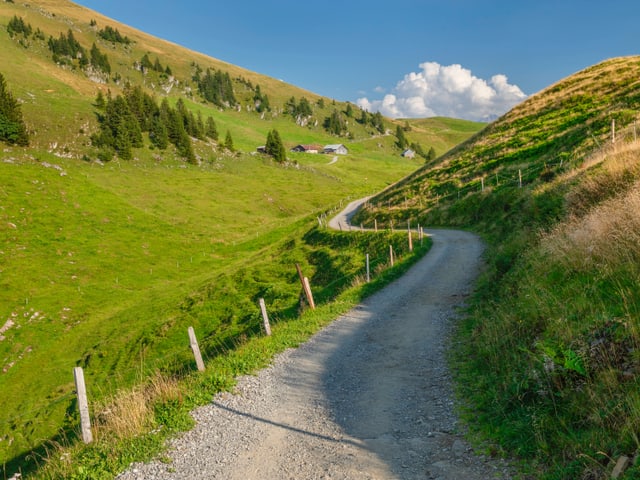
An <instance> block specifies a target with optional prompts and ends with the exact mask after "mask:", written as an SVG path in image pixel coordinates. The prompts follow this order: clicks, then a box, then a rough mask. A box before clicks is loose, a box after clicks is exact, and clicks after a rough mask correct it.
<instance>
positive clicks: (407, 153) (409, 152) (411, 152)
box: [402, 148, 416, 158]
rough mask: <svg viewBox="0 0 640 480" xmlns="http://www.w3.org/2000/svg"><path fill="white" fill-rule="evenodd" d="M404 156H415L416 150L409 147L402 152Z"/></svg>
mask: <svg viewBox="0 0 640 480" xmlns="http://www.w3.org/2000/svg"><path fill="white" fill-rule="evenodd" d="M402 156H403V157H404V158H415V156H416V152H414V151H413V150H411V149H410V148H407V149H406V150H405V151H404V152H402Z"/></svg>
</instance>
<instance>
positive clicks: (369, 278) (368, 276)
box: [367, 253, 371, 283]
mask: <svg viewBox="0 0 640 480" xmlns="http://www.w3.org/2000/svg"><path fill="white" fill-rule="evenodd" d="M370 281H371V271H370V269H369V254H368V253H367V283H369V282H370Z"/></svg>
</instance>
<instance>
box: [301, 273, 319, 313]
mask: <svg viewBox="0 0 640 480" xmlns="http://www.w3.org/2000/svg"><path fill="white" fill-rule="evenodd" d="M304 288H305V291H306V294H307V298H308V299H309V306H310V307H311V310H315V309H316V302H314V301H313V292H312V291H311V284H310V283H309V279H308V278H307V277H304Z"/></svg>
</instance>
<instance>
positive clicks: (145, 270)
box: [0, 0, 481, 478]
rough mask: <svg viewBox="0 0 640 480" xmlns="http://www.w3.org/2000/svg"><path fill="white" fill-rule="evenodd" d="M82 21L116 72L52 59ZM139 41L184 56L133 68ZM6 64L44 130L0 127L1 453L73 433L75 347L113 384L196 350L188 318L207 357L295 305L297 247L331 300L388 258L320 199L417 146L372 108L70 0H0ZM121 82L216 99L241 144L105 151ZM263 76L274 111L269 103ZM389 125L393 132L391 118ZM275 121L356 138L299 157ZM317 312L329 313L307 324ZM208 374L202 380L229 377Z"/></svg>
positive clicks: (441, 123)
mask: <svg viewBox="0 0 640 480" xmlns="http://www.w3.org/2000/svg"><path fill="white" fill-rule="evenodd" d="M16 17H17V18H20V19H22V20H23V21H24V22H26V23H27V24H28V25H29V26H30V27H31V28H32V33H31V34H30V35H27V36H25V35H21V34H19V35H14V36H11V35H9V33H8V32H7V29H6V26H7V25H8V24H9V22H11V21H12V19H13V18H16ZM107 26H109V27H111V28H114V29H117V31H118V32H119V33H120V34H121V35H122V36H123V37H127V38H128V39H129V40H131V42H130V43H119V42H111V41H107V40H104V39H103V38H101V37H100V34H99V33H100V31H101V30H102V29H104V28H105V27H107ZM68 31H71V32H72V33H73V36H74V38H75V39H77V40H78V42H79V43H80V44H81V45H82V46H83V47H84V48H85V49H86V50H87V51H89V50H90V49H91V46H92V44H94V43H95V44H96V45H97V47H98V48H99V49H100V51H102V52H103V53H105V54H106V55H107V57H108V59H109V63H110V65H111V72H110V74H109V75H108V76H106V77H105V76H102V77H101V79H97V78H96V76H95V75H93V74H91V73H90V72H89V73H88V72H87V71H86V70H84V69H83V68H79V67H78V65H77V61H76V60H73V61H70V63H68V64H67V65H62V64H57V63H56V62H54V60H53V58H52V52H51V51H50V49H49V47H48V39H49V38H50V37H51V38H54V39H56V38H58V37H59V36H60V35H66V34H67V32H68ZM145 55H147V56H148V57H149V58H150V59H151V61H152V62H153V61H155V60H156V59H158V61H159V62H160V63H162V65H163V66H164V67H170V70H171V74H170V75H168V74H166V73H165V72H156V71H153V70H148V71H146V73H143V72H142V71H140V70H139V69H137V68H136V67H135V64H136V62H139V61H140V59H141V58H142V57H143V56H145ZM196 65H197V66H198V67H199V68H201V69H202V70H206V69H207V68H211V69H216V70H221V71H224V72H226V73H228V74H229V76H230V77H231V79H232V84H233V88H234V93H235V96H236V98H237V100H238V105H237V106H235V107H224V106H219V105H214V104H212V103H211V102H209V101H206V100H205V99H204V98H203V97H202V95H200V93H199V92H198V87H197V85H196V83H195V82H194V80H193V75H194V72H195V70H196ZM0 74H2V75H3V77H4V78H5V80H6V83H7V88H8V90H9V91H10V92H11V93H12V95H13V96H14V97H15V98H16V99H18V101H19V103H20V107H21V110H22V113H23V117H24V120H25V123H26V125H27V128H28V130H29V134H30V145H29V146H28V147H24V148H23V147H17V146H15V145H9V144H2V146H1V150H0V285H1V286H2V288H0V328H1V329H2V331H1V333H0V368H1V369H2V371H1V373H0V389H1V390H2V391H3V392H11V394H5V395H2V396H0V464H1V465H5V464H7V468H6V469H5V470H4V472H3V473H4V474H5V475H7V476H9V475H11V473H12V472H13V471H16V470H17V469H19V468H27V469H30V468H33V467H34V465H37V464H39V463H41V462H42V461H43V457H44V458H46V457H47V455H48V454H47V453H46V451H47V449H50V448H52V445H54V444H55V442H61V441H63V440H65V438H64V437H65V436H69V435H70V438H71V439H73V438H75V437H74V431H75V430H77V408H76V405H75V403H74V402H75V400H74V395H73V391H74V388H75V387H74V385H73V378H72V375H71V372H72V368H73V367H74V366H83V367H84V369H85V375H87V379H88V383H89V389H90V396H91V397H92V401H95V402H100V401H105V399H108V398H111V395H113V394H115V393H114V392H117V391H119V390H120V389H122V388H123V387H131V386H132V385H137V384H144V383H145V382H146V381H147V378H148V376H149V375H152V376H153V375H154V372H155V371H156V370H162V371H163V372H164V373H165V374H172V373H174V372H177V371H180V372H183V371H185V370H187V371H188V370H189V369H190V368H192V366H193V365H192V360H191V359H190V355H189V350H188V348H187V349H185V348H184V347H185V331H186V330H185V329H186V327H187V326H189V325H193V326H194V327H196V330H197V331H198V334H199V335H200V336H201V337H202V338H203V339H204V340H203V350H204V351H205V355H207V356H208V360H210V361H212V360H213V358H214V357H216V356H217V354H218V353H220V352H227V351H228V350H229V349H230V348H232V349H233V348H236V347H237V346H238V345H243V344H244V343H243V342H244V341H245V340H246V339H247V338H249V339H250V338H252V335H254V334H255V333H256V331H257V329H258V328H259V325H260V319H259V317H258V314H257V312H256V301H257V299H258V298H259V297H264V298H265V300H266V301H267V304H268V306H269V308H270V309H271V310H272V312H273V315H274V317H275V320H276V322H277V321H281V322H282V324H286V323H287V322H288V321H290V320H292V319H297V316H298V314H299V313H300V311H299V310H300V309H301V306H300V303H299V293H300V288H299V286H298V284H297V274H296V271H295V263H299V264H300V265H301V266H302V267H303V268H304V270H305V273H306V274H307V275H308V276H309V278H310V279H311V282H312V284H313V285H314V288H315V289H317V290H316V293H317V295H318V301H319V302H320V303H324V302H329V301H331V300H332V299H334V298H335V297H336V296H337V295H338V294H339V292H341V291H342V290H344V289H345V288H347V287H349V286H350V285H351V282H352V281H356V280H357V277H358V275H359V273H360V270H361V269H362V258H363V257H364V254H365V252H369V253H370V254H371V255H372V257H374V256H375V255H376V253H375V248H378V247H376V246H375V245H376V243H375V241H374V240H367V241H366V242H364V243H363V244H361V245H358V244H357V242H356V244H353V245H352V242H351V241H348V242H347V244H345V239H344V238H342V237H340V236H337V237H333V236H331V235H328V234H326V233H319V231H318V230H317V229H314V227H315V226H316V225H318V220H317V217H318V216H320V215H323V214H325V213H327V212H328V211H330V210H332V209H334V208H337V207H338V206H339V205H340V204H342V203H344V202H346V201H347V200H348V199H351V198H356V197H361V196H364V195H370V194H372V193H374V192H376V191H379V190H380V189H382V188H384V187H386V186H388V185H390V184H392V183H393V182H394V181H396V180H398V179H399V178H402V177H403V176H405V175H407V174H408V173H410V172H411V171H413V170H415V169H416V168H417V167H418V166H419V165H421V164H422V163H423V160H418V159H416V160H407V159H404V158H401V157H400V151H399V149H398V148H397V147H396V146H395V145H394V142H395V137H394V136H393V135H389V134H387V133H386V132H382V133H381V132H380V131H379V130H377V129H376V128H375V127H373V126H372V125H370V124H362V123H360V122H359V121H358V118H359V115H360V112H357V113H355V114H354V116H353V117H348V116H347V111H348V110H349V108H348V107H349V106H348V105H347V104H345V103H340V102H334V101H333V100H331V99H328V98H321V97H319V96H318V95H315V94H313V93H311V92H308V91H305V90H302V89H300V88H297V87H295V86H291V85H287V84H285V83H283V82H281V81H278V80H275V79H272V78H269V77H266V76H263V75H260V74H257V73H254V72H250V71H247V70H244V69H240V68H238V67H235V66H233V65H230V64H226V63H224V62H220V61H218V60H216V59H213V58H210V57H206V56H204V55H201V54H198V53H197V52H192V51H189V50H186V49H184V48H182V47H180V46H178V45H174V44H171V43H169V42H165V41H163V40H160V39H157V38H153V37H151V36H149V35H146V34H144V33H142V32H139V31H136V30H134V29H131V28H129V27H127V26H126V25H121V24H118V23H116V22H114V21H112V20H110V19H108V18H106V17H104V16H102V15H100V14H98V13H96V12H92V11H89V10H87V9H84V8H82V7H79V6H77V5H75V4H73V3H71V2H68V1H66V0H55V1H54V0H37V1H31V2H28V3H27V2H22V1H19V0H15V1H14V2H1V3H0ZM127 83H130V84H131V85H139V86H142V87H143V88H144V91H145V92H147V93H149V94H151V95H153V97H154V98H155V99H156V100H157V102H158V103H159V102H160V101H161V100H162V99H164V98H166V99H168V100H169V102H170V104H171V105H176V103H177V102H178V100H182V101H183V102H184V103H185V105H186V106H187V108H188V109H189V111H191V112H193V113H194V114H195V115H197V114H198V113H199V114H200V115H201V116H202V117H203V118H207V117H208V116H211V117H213V118H214V119H215V122H216V124H217V128H218V130H219V133H220V141H222V140H223V139H224V137H225V134H226V133H227V132H230V133H231V135H232V136H233V142H234V147H235V151H233V152H231V151H229V150H228V149H225V148H224V147H223V146H222V145H220V144H219V142H216V141H213V140H211V139H207V140H198V139H195V138H192V139H191V141H192V143H193V148H194V150H195V152H196V156H197V162H195V164H190V163H188V162H186V161H185V160H184V159H183V158H181V157H180V155H179V154H178V153H177V151H176V149H175V148H174V147H169V148H168V149H167V150H159V149H156V148H152V146H151V144H150V141H149V136H148V135H147V134H145V135H144V138H143V140H144V146H143V147H141V148H134V149H133V158H132V159H131V160H128V161H127V160H122V159H120V158H118V157H117V156H115V157H114V158H113V160H112V161H110V162H102V161H98V160H97V159H98V157H99V153H100V149H99V148H98V147H96V146H95V145H94V144H93V143H92V135H93V134H95V133H96V132H98V130H99V121H98V119H99V116H100V115H101V111H100V110H99V109H98V108H97V107H96V99H97V95H98V93H99V92H102V93H103V94H104V95H109V92H110V95H111V96H113V97H116V96H117V95H120V94H121V93H122V92H123V89H124V88H125V85H126V84H127ZM256 85H259V86H260V90H261V92H262V93H263V94H266V95H267V96H268V98H269V103H270V105H271V110H270V111H265V112H258V111H257V110H256V107H255V104H254V103H253V95H254V94H255V86H256ZM303 97H304V98H306V99H307V100H308V101H309V102H310V104H311V106H312V114H311V115H310V116H308V117H305V118H303V119H297V118H295V117H294V116H293V115H291V114H290V113H288V111H287V107H286V104H287V102H289V101H290V99H291V98H294V99H295V100H296V101H300V99H301V98H303ZM334 110H337V111H339V112H340V115H341V116H342V117H343V119H344V120H345V122H346V125H347V127H348V132H347V133H344V135H342V136H335V135H332V134H330V133H328V132H327V131H326V129H325V128H323V121H324V119H325V118H326V117H328V116H329V115H331V114H332V112H333V111H334ZM384 125H385V127H386V128H385V130H388V131H392V132H393V131H395V122H393V121H392V120H389V119H384ZM480 127H481V125H480V124H475V123H472V122H464V121H457V120H451V119H434V120H432V121H424V122H421V123H420V124H419V125H418V124H416V126H415V128H414V129H413V130H412V131H411V132H408V133H407V137H408V139H409V140H410V141H413V142H419V143H421V145H422V146H423V147H425V148H429V147H431V146H433V147H434V148H435V149H436V150H437V151H438V153H442V152H444V151H446V150H447V149H448V148H450V147H452V146H453V145H454V144H455V143H456V142H458V141H460V140H461V139H462V138H467V137H468V136H469V135H471V134H472V133H473V132H475V131H477V130H478V129H479V128H480ZM272 129H277V130H278V131H279V133H280V136H281V137H282V139H283V142H284V144H285V146H286V147H287V148H291V147H293V146H294V145H297V144H301V143H302V144H304V143H318V144H321V145H324V144H328V143H344V144H345V145H347V147H348V148H349V155H345V156H339V158H338V159H337V161H334V159H333V157H331V156H326V155H309V154H296V153H289V154H288V157H289V161H287V162H286V163H282V164H279V163H276V162H274V161H272V160H271V159H270V158H269V157H266V156H263V155H259V154H256V153H255V151H256V147H257V146H259V145H263V144H264V143H265V139H266V137H267V133H268V132H269V131H270V130H272ZM380 241H382V242H387V241H390V240H389V239H387V238H382V237H381V240H380ZM387 245H388V243H387ZM369 249H371V250H369ZM398 249H399V250H400V251H402V247H401V246H400V245H398ZM380 258H383V257H380ZM381 262H382V260H381ZM313 325H317V321H315V320H314V321H312V322H311V323H310V324H308V325H307V327H305V328H308V329H312V328H313ZM282 328H285V327H284V326H283V327H282ZM301 328H302V327H301ZM285 343H286V342H285ZM261 348H262V347H261ZM265 348H266V347H265ZM270 348H271V347H269V348H266V350H265V352H263V353H264V355H265V356H267V354H268V353H269V352H270V351H271V350H270ZM282 348H284V347H282ZM261 354H262V353H261ZM256 356H257V354H256ZM263 361H264V360H263ZM236 362H238V361H236ZM228 370H229V372H231V373H230V375H231V374H232V373H238V372H243V371H245V370H243V368H240V367H238V368H236V367H234V368H229V369H228ZM153 378H154V379H155V378H156V377H153ZM211 382H212V383H211V385H209V386H208V387H207V386H205V387H203V391H204V392H208V393H202V395H207V394H209V395H210V393H211V392H212V391H215V389H216V388H219V385H218V384H217V383H216V382H217V380H215V379H214V380H211ZM225 382H228V380H225ZM223 383H224V382H223ZM207 388H208V389H207ZM181 398H182V397H181ZM95 408H96V409H97V408H98V407H95ZM105 410H108V408H107V407H105ZM105 415H106V414H105ZM145 426H146V427H149V425H148V424H145ZM142 430H144V428H143V429H142ZM138 433H139V432H134V433H133V434H132V435H137V434H138ZM51 440H55V442H54V443H51ZM63 443H64V442H63ZM107 443H108V441H107ZM32 449H36V450H35V453H34V454H29V452H30V451H31V450H32ZM120 461H124V460H123V459H122V458H120ZM79 478H80V477H79Z"/></svg>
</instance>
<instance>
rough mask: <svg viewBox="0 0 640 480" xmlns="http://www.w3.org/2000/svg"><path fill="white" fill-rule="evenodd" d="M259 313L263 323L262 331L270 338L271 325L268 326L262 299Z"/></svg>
mask: <svg viewBox="0 0 640 480" xmlns="http://www.w3.org/2000/svg"><path fill="white" fill-rule="evenodd" d="M259 303H260V311H261V312H262V322H263V323H264V331H265V332H266V334H267V336H268V337H270V336H271V325H269V316H268V315H267V306H266V305H265V304H264V298H261V299H260V302H259Z"/></svg>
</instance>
